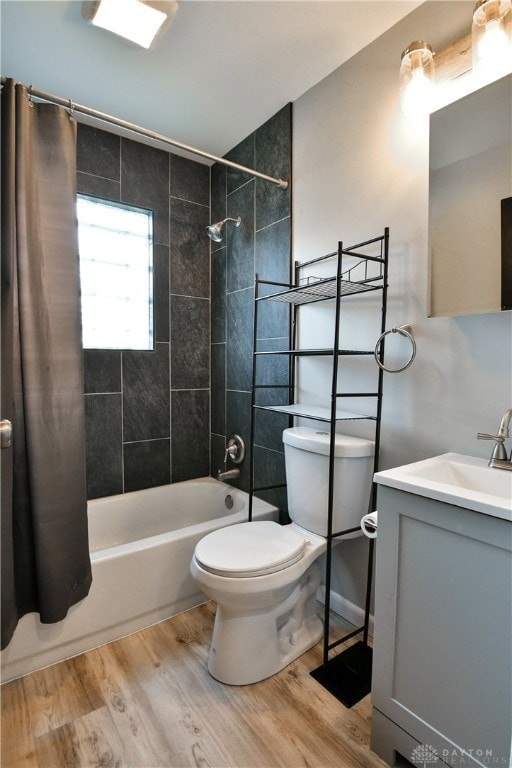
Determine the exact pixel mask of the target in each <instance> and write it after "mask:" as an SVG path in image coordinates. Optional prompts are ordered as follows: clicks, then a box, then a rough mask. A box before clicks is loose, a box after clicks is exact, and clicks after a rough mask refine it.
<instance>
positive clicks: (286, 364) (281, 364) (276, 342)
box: [255, 336, 290, 394]
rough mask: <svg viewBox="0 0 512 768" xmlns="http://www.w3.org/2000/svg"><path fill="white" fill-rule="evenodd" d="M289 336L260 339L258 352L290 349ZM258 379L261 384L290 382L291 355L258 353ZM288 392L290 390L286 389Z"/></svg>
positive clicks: (256, 362)
mask: <svg viewBox="0 0 512 768" xmlns="http://www.w3.org/2000/svg"><path fill="white" fill-rule="evenodd" d="M288 342H289V340H288V337H287V336H283V337H282V338H277V339H259V340H258V345H257V349H258V352H275V351H279V350H287V349H288ZM255 365H256V381H257V383H258V384H259V385H263V384H267V385H273V384H288V381H289V373H290V355H277V354H276V355H270V354H269V355H265V354H262V355H256V356H255ZM286 393H287V394H288V392H287V391H286Z"/></svg>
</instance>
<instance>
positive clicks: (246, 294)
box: [226, 288, 254, 392]
mask: <svg viewBox="0 0 512 768" xmlns="http://www.w3.org/2000/svg"><path fill="white" fill-rule="evenodd" d="M253 298H254V290H253V289H252V288H248V289H246V290H243V291H236V292H235V293H228V295H227V313H226V314H227V375H226V382H227V384H226V385H227V387H228V389H239V390H244V391H246V392H248V391H249V390H250V389H251V384H252V345H253V338H252V329H253V311H254V301H253Z"/></svg>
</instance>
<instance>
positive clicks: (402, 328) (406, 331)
mask: <svg viewBox="0 0 512 768" xmlns="http://www.w3.org/2000/svg"><path fill="white" fill-rule="evenodd" d="M388 333H400V334H402V336H405V337H406V338H408V339H409V341H410V342H411V344H412V352H411V356H410V358H409V360H408V361H407V362H406V364H405V365H402V367H401V368H386V366H385V365H384V363H381V361H380V360H379V347H380V343H381V341H382V340H383V339H384V337H385V336H387V335H388ZM373 356H374V357H375V362H376V363H377V365H378V366H379V368H382V370H383V371H387V373H400V372H401V371H405V369H406V368H408V367H409V366H410V365H411V363H412V361H413V360H414V358H415V357H416V341H415V339H414V336H413V335H412V330H411V326H410V325H398V326H397V327H396V328H391V330H389V331H384V333H381V335H380V336H379V338H378V339H377V343H376V344H375V350H374V352H373Z"/></svg>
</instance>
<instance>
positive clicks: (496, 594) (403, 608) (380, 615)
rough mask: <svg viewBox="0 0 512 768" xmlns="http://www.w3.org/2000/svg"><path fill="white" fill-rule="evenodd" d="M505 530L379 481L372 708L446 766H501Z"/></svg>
mask: <svg viewBox="0 0 512 768" xmlns="http://www.w3.org/2000/svg"><path fill="white" fill-rule="evenodd" d="M511 530H512V526H511V524H510V523H508V522H506V521H505V520H499V519H497V518H492V517H489V516H486V515H482V514H479V513H476V512H472V511H468V510H464V509H462V508H460V507H455V506H452V505H449V504H442V503H438V502H434V501H432V500H430V499H426V498H423V497H421V496H415V495H413V494H409V493H403V492H401V491H395V490H392V489H389V488H385V487H380V488H379V537H378V542H377V565H376V596H375V637H374V656H373V658H374V669H373V688H372V702H373V706H374V707H376V708H377V709H378V710H380V711H381V712H382V713H383V714H385V715H386V716H387V717H388V718H390V719H391V720H393V721H394V722H395V723H397V724H398V725H399V726H400V727H401V728H402V729H403V730H405V731H406V732H407V733H409V734H411V735H412V736H413V737H414V738H415V739H416V740H417V741H418V744H428V745H430V746H432V747H433V748H435V749H436V750H437V753H438V755H439V757H440V759H441V760H444V761H445V762H447V763H449V764H460V761H461V759H462V755H461V752H462V754H463V756H464V757H463V759H464V761H465V762H463V763H462V764H465V765H471V764H475V765H489V764H492V765H507V766H508V764H509V760H508V759H509V756H510V746H511V733H510V731H511V712H512V707H511V698H512V672H511V663H512V652H511V648H512V571H511ZM406 757H409V759H410V756H408V755H406ZM457 761H458V762H457Z"/></svg>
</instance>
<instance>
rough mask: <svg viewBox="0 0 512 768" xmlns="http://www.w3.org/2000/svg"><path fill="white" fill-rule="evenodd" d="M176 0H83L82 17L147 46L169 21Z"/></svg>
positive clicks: (156, 37) (173, 13)
mask: <svg viewBox="0 0 512 768" xmlns="http://www.w3.org/2000/svg"><path fill="white" fill-rule="evenodd" d="M177 10H178V2H177V0H84V1H83V2H82V16H83V17H84V18H85V19H87V21H90V22H91V23H92V24H94V25H95V26H97V27H102V28H103V29H107V30H108V31H109V32H113V33H114V34H116V35H120V36H121V37H124V38H126V39H127V40H131V41H132V42H133V43H136V44H137V45H140V46H142V47H143V48H151V46H153V45H154V44H155V43H156V41H157V40H158V38H159V37H160V36H161V35H162V34H163V32H164V31H165V29H167V27H168V26H169V24H170V23H171V21H172V19H173V17H174V15H175V13H176V11H177Z"/></svg>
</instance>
